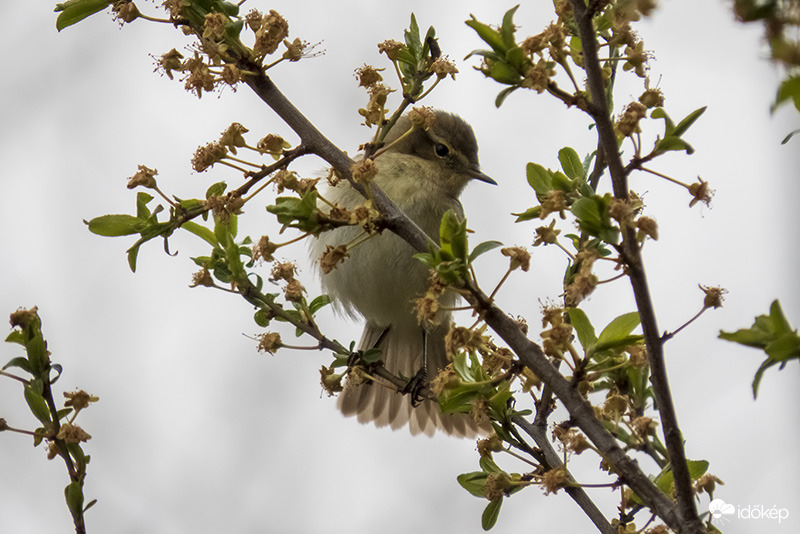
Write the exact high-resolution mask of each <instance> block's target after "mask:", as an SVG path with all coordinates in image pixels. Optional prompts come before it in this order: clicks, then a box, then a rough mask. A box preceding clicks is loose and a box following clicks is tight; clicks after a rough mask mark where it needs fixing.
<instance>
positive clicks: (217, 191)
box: [206, 182, 228, 199]
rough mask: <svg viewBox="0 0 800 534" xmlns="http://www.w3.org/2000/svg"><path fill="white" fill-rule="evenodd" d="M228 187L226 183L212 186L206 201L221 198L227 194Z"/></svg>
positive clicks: (207, 191) (208, 190)
mask: <svg viewBox="0 0 800 534" xmlns="http://www.w3.org/2000/svg"><path fill="white" fill-rule="evenodd" d="M227 187H228V185H227V184H226V183H225V182H217V183H215V184H213V185H211V186H210V187H209V188H208V189H207V190H206V199H209V198H211V197H218V196H220V195H221V194H223V193H224V192H225V189H226V188H227Z"/></svg>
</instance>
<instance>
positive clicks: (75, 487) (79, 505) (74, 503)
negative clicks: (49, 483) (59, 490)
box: [64, 481, 83, 518]
mask: <svg viewBox="0 0 800 534" xmlns="http://www.w3.org/2000/svg"><path fill="white" fill-rule="evenodd" d="M64 497H65V498H66V500H67V508H69V511H70V512H71V513H72V517H73V518H78V517H81V516H82V515H83V488H82V487H81V484H80V482H75V481H73V482H70V483H69V485H68V486H67V487H66V488H64Z"/></svg>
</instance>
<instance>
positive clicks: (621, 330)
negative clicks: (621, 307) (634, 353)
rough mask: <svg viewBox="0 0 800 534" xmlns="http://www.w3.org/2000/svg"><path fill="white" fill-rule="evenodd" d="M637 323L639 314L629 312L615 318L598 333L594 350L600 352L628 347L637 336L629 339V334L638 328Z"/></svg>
mask: <svg viewBox="0 0 800 534" xmlns="http://www.w3.org/2000/svg"><path fill="white" fill-rule="evenodd" d="M639 322H640V319H639V312H630V313H626V314H623V315H620V316H619V317H616V318H615V319H614V320H613V321H611V322H610V323H608V326H606V327H605V328H604V329H603V331H602V332H600V337H599V338H597V345H596V347H595V350H597V351H601V350H605V349H608V348H613V347H615V346H624V345H629V344H630V342H632V341H636V340H637V339H638V336H633V339H631V336H630V333H631V332H633V329H634V328H636V327H637V326H639ZM621 344H624V345H621Z"/></svg>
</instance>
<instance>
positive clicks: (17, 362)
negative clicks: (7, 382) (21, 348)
mask: <svg viewBox="0 0 800 534" xmlns="http://www.w3.org/2000/svg"><path fill="white" fill-rule="evenodd" d="M6 341H8V339H6ZM9 367H19V368H20V369H22V370H23V371H25V372H28V373H30V374H32V375H33V374H36V373H34V372H33V369H32V367H31V362H29V361H28V359H27V358H23V357H22V356H17V357H16V358H11V359H10V360H9V361H8V363H7V364H5V365H4V366H3V370H4V371H5V370H6V369H8V368H9Z"/></svg>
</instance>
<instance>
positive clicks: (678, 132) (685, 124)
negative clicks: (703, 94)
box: [672, 106, 707, 137]
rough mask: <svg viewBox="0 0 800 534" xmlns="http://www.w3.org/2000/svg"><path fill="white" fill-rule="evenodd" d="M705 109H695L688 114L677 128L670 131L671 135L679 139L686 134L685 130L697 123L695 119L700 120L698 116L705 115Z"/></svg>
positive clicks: (704, 107) (705, 107)
mask: <svg viewBox="0 0 800 534" xmlns="http://www.w3.org/2000/svg"><path fill="white" fill-rule="evenodd" d="M706 109H707V106H703V107H702V108H699V109H696V110H694V111H692V112H691V113H689V114H688V115H687V116H686V118H684V119H683V120H682V121H681V122H679V123H678V125H677V126H675V130H673V131H672V135H674V136H675V137H680V136H682V135H683V134H684V133H686V130H688V129H689V127H691V125H692V124H694V123H695V122H696V121H697V119H699V118H700V115H702V114H703V113H705V111H706Z"/></svg>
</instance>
